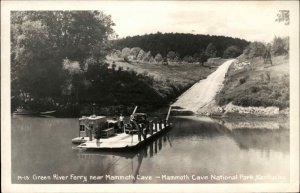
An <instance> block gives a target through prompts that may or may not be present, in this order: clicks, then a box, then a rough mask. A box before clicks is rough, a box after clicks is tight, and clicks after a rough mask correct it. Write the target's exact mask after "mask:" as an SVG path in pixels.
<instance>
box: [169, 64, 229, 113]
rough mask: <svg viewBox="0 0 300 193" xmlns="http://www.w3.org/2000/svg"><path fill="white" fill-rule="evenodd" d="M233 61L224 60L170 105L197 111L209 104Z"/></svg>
mask: <svg viewBox="0 0 300 193" xmlns="http://www.w3.org/2000/svg"><path fill="white" fill-rule="evenodd" d="M233 61H234V60H228V61H226V62H224V63H223V64H222V65H221V66H220V67H219V68H218V69H217V70H216V71H215V72H213V73H212V74H210V75H209V76H208V77H207V78H206V79H204V80H200V81H199V82H198V83H196V84H194V85H193V86H192V87H191V88H190V89H188V90H187V91H186V92H184V93H183V94H182V95H181V96H179V97H178V100H177V101H176V102H175V103H174V104H173V105H172V106H177V107H181V108H183V109H185V110H187V111H192V112H194V113H197V111H199V109H201V108H203V107H205V106H207V105H209V104H210V102H212V101H213V100H214V97H215V96H216V94H217V93H218V91H219V90H220V89H221V88H222V85H223V81H224V79H225V74H226V72H227V71H228V68H229V66H230V65H231V63H232V62H233Z"/></svg>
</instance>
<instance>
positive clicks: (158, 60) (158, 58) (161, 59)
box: [154, 53, 163, 63]
mask: <svg viewBox="0 0 300 193" xmlns="http://www.w3.org/2000/svg"><path fill="white" fill-rule="evenodd" d="M154 59H155V61H156V62H159V63H160V62H162V61H163V57H162V55H161V54H160V53H158V54H156V56H155V57H154Z"/></svg>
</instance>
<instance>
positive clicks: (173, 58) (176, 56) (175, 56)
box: [167, 51, 180, 62]
mask: <svg viewBox="0 0 300 193" xmlns="http://www.w3.org/2000/svg"><path fill="white" fill-rule="evenodd" d="M179 57H180V56H179V54H178V53H177V52H174V51H169V52H168V54H167V59H168V60H169V61H172V62H173V61H174V62H175V61H176V60H179Z"/></svg>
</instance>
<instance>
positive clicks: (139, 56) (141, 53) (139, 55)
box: [136, 49, 146, 61]
mask: <svg viewBox="0 0 300 193" xmlns="http://www.w3.org/2000/svg"><path fill="white" fill-rule="evenodd" d="M145 54H146V53H145V52H144V50H142V49H141V50H140V52H139V54H138V55H137V57H136V60H138V61H142V60H143V57H144V55H145Z"/></svg>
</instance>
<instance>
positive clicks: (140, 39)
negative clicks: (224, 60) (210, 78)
mask: <svg viewBox="0 0 300 193" xmlns="http://www.w3.org/2000/svg"><path fill="white" fill-rule="evenodd" d="M248 44H249V42H248V41H246V40H243V39H239V38H232V37H225V36H210V35H194V34H183V33H165V34H163V33H160V32H158V33H156V34H148V35H142V36H133V37H126V38H123V39H119V40H113V48H114V49H116V50H122V49H123V48H125V47H129V48H134V47H138V48H141V49H143V50H147V51H150V52H151V53H152V55H153V56H155V55H156V54H161V55H162V57H167V55H168V53H169V52H170V51H173V52H175V53H177V54H178V56H179V57H180V58H181V59H183V58H184V57H188V56H193V57H194V55H195V54H199V55H200V54H201V53H203V51H205V50H207V49H211V54H212V56H216V57H223V54H224V51H225V50H226V49H227V48H228V47H230V46H235V47H236V48H238V49H239V50H244V48H245V47H246V46H247V45H248ZM208 47H209V48H208Z"/></svg>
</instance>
